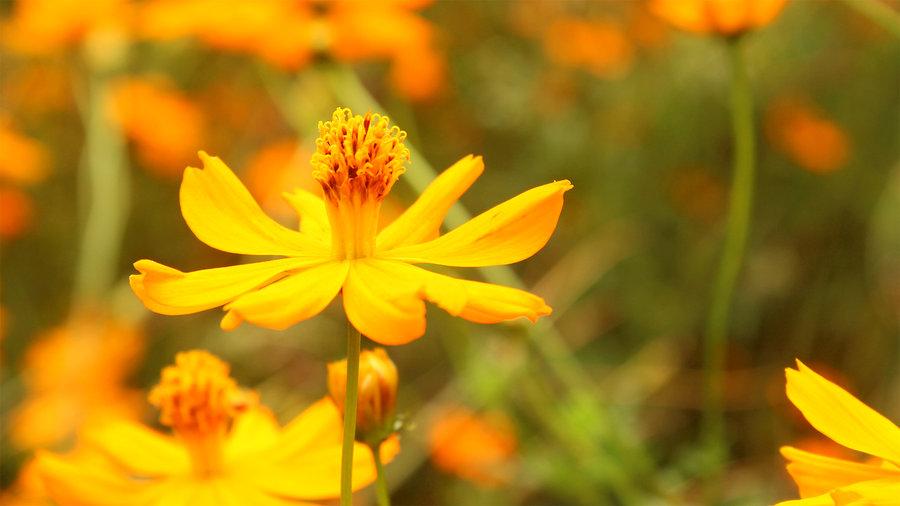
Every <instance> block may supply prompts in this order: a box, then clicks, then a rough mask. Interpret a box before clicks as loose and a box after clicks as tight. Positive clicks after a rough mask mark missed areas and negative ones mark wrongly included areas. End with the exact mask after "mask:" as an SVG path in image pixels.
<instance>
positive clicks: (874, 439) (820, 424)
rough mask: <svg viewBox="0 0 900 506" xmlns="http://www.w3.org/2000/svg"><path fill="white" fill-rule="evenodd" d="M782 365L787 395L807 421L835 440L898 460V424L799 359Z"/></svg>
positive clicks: (853, 447) (844, 444)
mask: <svg viewBox="0 0 900 506" xmlns="http://www.w3.org/2000/svg"><path fill="white" fill-rule="evenodd" d="M797 368H798V370H794V369H785V374H786V376H787V396H788V398H789V399H790V400H791V402H793V403H794V405H795V406H797V408H798V409H799V410H800V411H801V412H802V413H803V416H805V417H806V419H807V420H808V421H809V423H810V425H812V426H813V427H815V428H816V430H818V431H819V432H821V433H822V434H825V435H826V436H828V437H829V438H831V439H832V440H834V441H835V442H836V443H839V444H841V445H843V446H846V447H847V448H852V449H854V450H857V451H860V452H863V453H868V454H869V455H874V456H876V457H881V458H883V459H885V460H888V461H891V462H894V463H900V428H898V427H897V426H896V425H894V424H893V423H892V422H891V421H890V420H888V419H887V418H885V417H884V416H882V415H880V414H879V413H878V412H876V411H875V410H873V409H872V408H870V407H868V406H866V405H865V404H863V403H862V402H860V401H859V400H858V399H856V398H855V397H853V396H852V395H850V394H849V393H847V391H845V390H844V389H842V388H841V387H839V386H837V385H835V384H834V383H832V382H830V381H828V380H827V379H825V378H823V377H822V376H819V375H818V374H816V373H815V372H814V371H813V370H812V369H810V368H808V367H806V366H805V365H804V364H803V363H802V362H800V361H799V360H798V361H797Z"/></svg>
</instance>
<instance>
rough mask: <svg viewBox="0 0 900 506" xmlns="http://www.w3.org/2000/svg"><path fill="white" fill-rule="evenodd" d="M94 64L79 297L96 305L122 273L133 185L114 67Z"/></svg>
mask: <svg viewBox="0 0 900 506" xmlns="http://www.w3.org/2000/svg"><path fill="white" fill-rule="evenodd" d="M90 68H91V70H90V75H89V79H88V97H87V98H88V99H87V107H86V108H85V110H84V112H83V114H82V119H83V121H84V127H85V150H84V157H83V163H82V165H83V166H82V170H81V171H80V172H79V178H80V180H79V204H80V207H81V212H82V213H83V216H84V219H83V225H82V226H83V228H82V231H81V243H80V245H79V251H78V265H77V269H76V273H75V297H74V300H75V301H76V302H82V301H93V302H94V303H96V302H97V301H99V300H100V299H101V297H102V296H103V294H104V293H105V292H106V290H108V289H109V288H110V287H111V285H112V281H113V279H114V278H115V275H116V267H117V263H118V259H119V250H120V244H121V240H122V235H123V233H124V231H125V224H126V221H127V217H128V206H129V185H130V183H129V173H128V167H127V166H126V160H127V155H126V151H125V141H124V139H123V138H122V132H121V131H120V130H119V127H118V125H117V124H116V123H115V122H114V121H112V120H111V118H110V113H109V110H108V107H109V103H110V85H109V76H110V73H111V70H110V69H108V68H94V67H90Z"/></svg>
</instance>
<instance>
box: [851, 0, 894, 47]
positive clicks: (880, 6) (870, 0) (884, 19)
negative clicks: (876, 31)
mask: <svg viewBox="0 0 900 506" xmlns="http://www.w3.org/2000/svg"><path fill="white" fill-rule="evenodd" d="M844 3H845V4H847V5H848V6H849V7H850V8H852V9H853V10H855V11H856V12H858V13H860V14H862V15H863V16H865V17H867V18H869V20H871V21H872V22H873V23H875V24H877V25H880V26H881V27H882V28H884V29H885V30H887V31H889V32H891V34H892V35H893V36H894V37H898V38H900V13H897V11H895V10H894V9H892V8H890V7H888V5H887V3H885V2H880V1H878V0H844Z"/></svg>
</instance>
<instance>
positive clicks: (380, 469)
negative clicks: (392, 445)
mask: <svg viewBox="0 0 900 506" xmlns="http://www.w3.org/2000/svg"><path fill="white" fill-rule="evenodd" d="M380 447H381V445H378V444H374V445H371V446H370V448H371V449H372V457H373V458H374V459H375V471H376V473H377V475H376V476H375V499H376V501H377V503H378V506H391V494H390V493H389V492H388V487H387V480H386V479H385V477H384V463H383V462H382V461H381V451H379V450H380Z"/></svg>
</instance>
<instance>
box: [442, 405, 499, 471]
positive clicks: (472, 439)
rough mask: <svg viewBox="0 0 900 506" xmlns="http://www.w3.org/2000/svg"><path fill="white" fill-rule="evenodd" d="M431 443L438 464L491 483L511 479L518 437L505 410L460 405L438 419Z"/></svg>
mask: <svg viewBox="0 0 900 506" xmlns="http://www.w3.org/2000/svg"><path fill="white" fill-rule="evenodd" d="M430 445H431V460H432V461H433V462H434V464H435V465H436V466H437V467H438V468H440V469H442V470H444V471H446V472H448V473H452V474H455V475H457V476H459V477H460V478H463V479H466V480H470V481H472V482H475V483H477V484H479V485H483V486H489V487H490V486H498V485H502V484H504V483H507V482H508V481H509V479H510V470H511V461H512V458H513V456H514V455H515V452H516V446H517V441H516V437H515V433H514V431H513V429H512V424H511V423H510V422H509V420H507V419H506V417H504V416H503V415H502V414H499V413H492V414H489V415H479V414H476V413H474V412H472V411H470V410H468V409H466V408H462V407H459V408H455V409H453V410H449V411H447V412H446V413H445V414H443V415H441V416H440V417H439V418H438V419H437V422H436V423H435V424H434V426H433V427H432V428H431V434H430Z"/></svg>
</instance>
